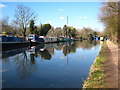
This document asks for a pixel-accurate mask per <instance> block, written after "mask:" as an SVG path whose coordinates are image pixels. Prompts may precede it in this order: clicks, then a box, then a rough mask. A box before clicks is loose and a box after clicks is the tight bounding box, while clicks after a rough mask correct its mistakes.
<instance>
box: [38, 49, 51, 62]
mask: <svg viewBox="0 0 120 90" xmlns="http://www.w3.org/2000/svg"><path fill="white" fill-rule="evenodd" d="M38 53H39V54H40V55H41V58H43V59H46V60H50V59H51V54H50V53H49V52H48V51H47V50H44V51H38Z"/></svg>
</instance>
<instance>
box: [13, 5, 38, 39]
mask: <svg viewBox="0 0 120 90" xmlns="http://www.w3.org/2000/svg"><path fill="white" fill-rule="evenodd" d="M35 18H36V17H35V13H34V12H33V11H32V9H31V8H29V7H27V6H24V5H23V4H21V5H18V6H17V9H16V12H15V21H16V23H17V24H18V25H19V26H20V27H21V28H22V29H23V36H24V37H25V36H26V28H27V26H28V24H29V23H30V20H35Z"/></svg>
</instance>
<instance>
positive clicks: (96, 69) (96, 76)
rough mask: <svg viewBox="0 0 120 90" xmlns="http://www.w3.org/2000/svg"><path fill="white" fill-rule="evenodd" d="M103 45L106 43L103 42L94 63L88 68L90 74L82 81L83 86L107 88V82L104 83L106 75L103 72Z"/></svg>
mask: <svg viewBox="0 0 120 90" xmlns="http://www.w3.org/2000/svg"><path fill="white" fill-rule="evenodd" d="M105 47H106V43H104V44H103V46H102V49H101V51H100V53H99V55H98V56H97V57H96V59H95V61H94V64H93V65H92V67H91V69H90V74H89V76H88V78H87V80H86V81H85V82H84V85H83V89H84V88H107V83H105V78H106V75H105V73H104V65H103V64H104V62H105V57H104V53H105Z"/></svg>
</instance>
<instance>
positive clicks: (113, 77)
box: [104, 40, 120, 88]
mask: <svg viewBox="0 0 120 90" xmlns="http://www.w3.org/2000/svg"><path fill="white" fill-rule="evenodd" d="M106 43H107V47H106V49H105V59H106V61H105V63H104V66H105V73H106V74H107V78H106V82H107V83H108V87H109V88H118V87H119V85H120V82H119V81H120V78H119V77H118V76H120V73H119V72H120V65H118V61H119V62H120V60H119V58H118V56H120V55H119V53H118V52H119V50H120V48H118V46H117V45H116V44H114V43H112V42H111V41H109V40H107V42H106ZM119 88H120V87H119Z"/></svg>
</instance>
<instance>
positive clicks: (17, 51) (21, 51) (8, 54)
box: [2, 48, 26, 58]
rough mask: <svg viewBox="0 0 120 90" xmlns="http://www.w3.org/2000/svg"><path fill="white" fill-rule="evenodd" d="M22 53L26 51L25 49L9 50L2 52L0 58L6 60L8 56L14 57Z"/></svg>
mask: <svg viewBox="0 0 120 90" xmlns="http://www.w3.org/2000/svg"><path fill="white" fill-rule="evenodd" d="M24 51H26V48H20V49H13V50H9V51H3V52H2V58H7V57H10V56H14V55H17V54H20V53H23V52H24Z"/></svg>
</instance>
